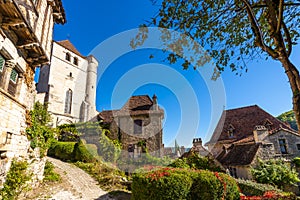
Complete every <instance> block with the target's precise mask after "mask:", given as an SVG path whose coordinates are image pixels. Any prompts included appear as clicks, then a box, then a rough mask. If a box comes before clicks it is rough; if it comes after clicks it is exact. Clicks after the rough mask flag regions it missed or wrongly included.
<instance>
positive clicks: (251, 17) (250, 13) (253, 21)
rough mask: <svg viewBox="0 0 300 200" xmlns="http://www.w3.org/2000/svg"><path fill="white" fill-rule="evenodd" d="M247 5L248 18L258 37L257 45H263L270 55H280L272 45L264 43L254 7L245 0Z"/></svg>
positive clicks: (275, 56)
mask: <svg viewBox="0 0 300 200" xmlns="http://www.w3.org/2000/svg"><path fill="white" fill-rule="evenodd" d="M243 2H244V4H245V6H246V11H247V13H248V18H249V21H250V23H251V27H252V30H253V32H254V35H255V38H256V45H258V46H259V47H261V48H262V49H263V50H264V51H265V52H267V53H268V54H269V55H270V56H272V57H273V58H274V59H276V58H277V57H278V54H277V53H276V52H275V51H274V50H273V49H272V48H270V47H268V46H266V45H265V43H264V39H263V36H262V33H261V30H260V28H259V25H258V22H257V20H256V17H255V15H254V13H253V11H252V7H251V5H250V4H249V2H248V1H247V0H243Z"/></svg>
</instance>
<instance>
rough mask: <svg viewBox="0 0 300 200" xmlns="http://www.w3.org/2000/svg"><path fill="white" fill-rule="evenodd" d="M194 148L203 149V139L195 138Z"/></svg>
mask: <svg viewBox="0 0 300 200" xmlns="http://www.w3.org/2000/svg"><path fill="white" fill-rule="evenodd" d="M193 146H194V147H202V139H201V138H194V139H193Z"/></svg>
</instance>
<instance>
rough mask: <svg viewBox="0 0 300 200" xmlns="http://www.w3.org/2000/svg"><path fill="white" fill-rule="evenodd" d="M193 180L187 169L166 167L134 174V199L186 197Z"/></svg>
mask: <svg viewBox="0 0 300 200" xmlns="http://www.w3.org/2000/svg"><path fill="white" fill-rule="evenodd" d="M192 183H193V180H192V178H191V176H188V172H187V171H179V170H176V171H175V170H174V171H170V170H167V169H165V168H163V169H160V170H156V171H152V172H149V173H145V174H144V173H140V174H135V175H134V176H133V182H132V185H131V187H132V199H134V200H144V199H157V200H159V199H186V198H187V196H188V194H189V191H190V188H191V186H192Z"/></svg>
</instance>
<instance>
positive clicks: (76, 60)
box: [73, 57, 78, 65]
mask: <svg viewBox="0 0 300 200" xmlns="http://www.w3.org/2000/svg"><path fill="white" fill-rule="evenodd" d="M73 64H74V65H78V58H77V57H74V60H73Z"/></svg>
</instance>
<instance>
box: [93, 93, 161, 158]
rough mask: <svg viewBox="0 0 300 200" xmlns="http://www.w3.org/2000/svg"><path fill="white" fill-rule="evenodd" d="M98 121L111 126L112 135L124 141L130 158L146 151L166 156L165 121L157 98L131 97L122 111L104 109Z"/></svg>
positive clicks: (123, 145) (114, 138)
mask: <svg viewBox="0 0 300 200" xmlns="http://www.w3.org/2000/svg"><path fill="white" fill-rule="evenodd" d="M98 118H99V120H102V121H103V123H104V124H106V126H107V127H108V128H109V130H110V132H111V133H110V134H109V137H110V138H111V139H113V140H118V141H120V142H121V143H122V147H123V150H124V151H125V152H128V155H129V157H139V156H141V154H142V153H144V152H145V149H146V148H147V150H148V152H149V153H150V154H152V155H155V156H163V149H164V145H163V143H162V134H163V129H162V120H163V118H164V111H163V110H162V109H161V108H160V107H159V106H158V104H157V97H156V96H155V95H154V96H153V98H152V99H151V98H150V97H149V96H148V95H142V96H132V97H130V99H129V100H128V101H127V102H126V104H125V105H124V106H123V107H122V108H121V109H120V110H109V111H102V112H101V113H100V114H99V115H98Z"/></svg>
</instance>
